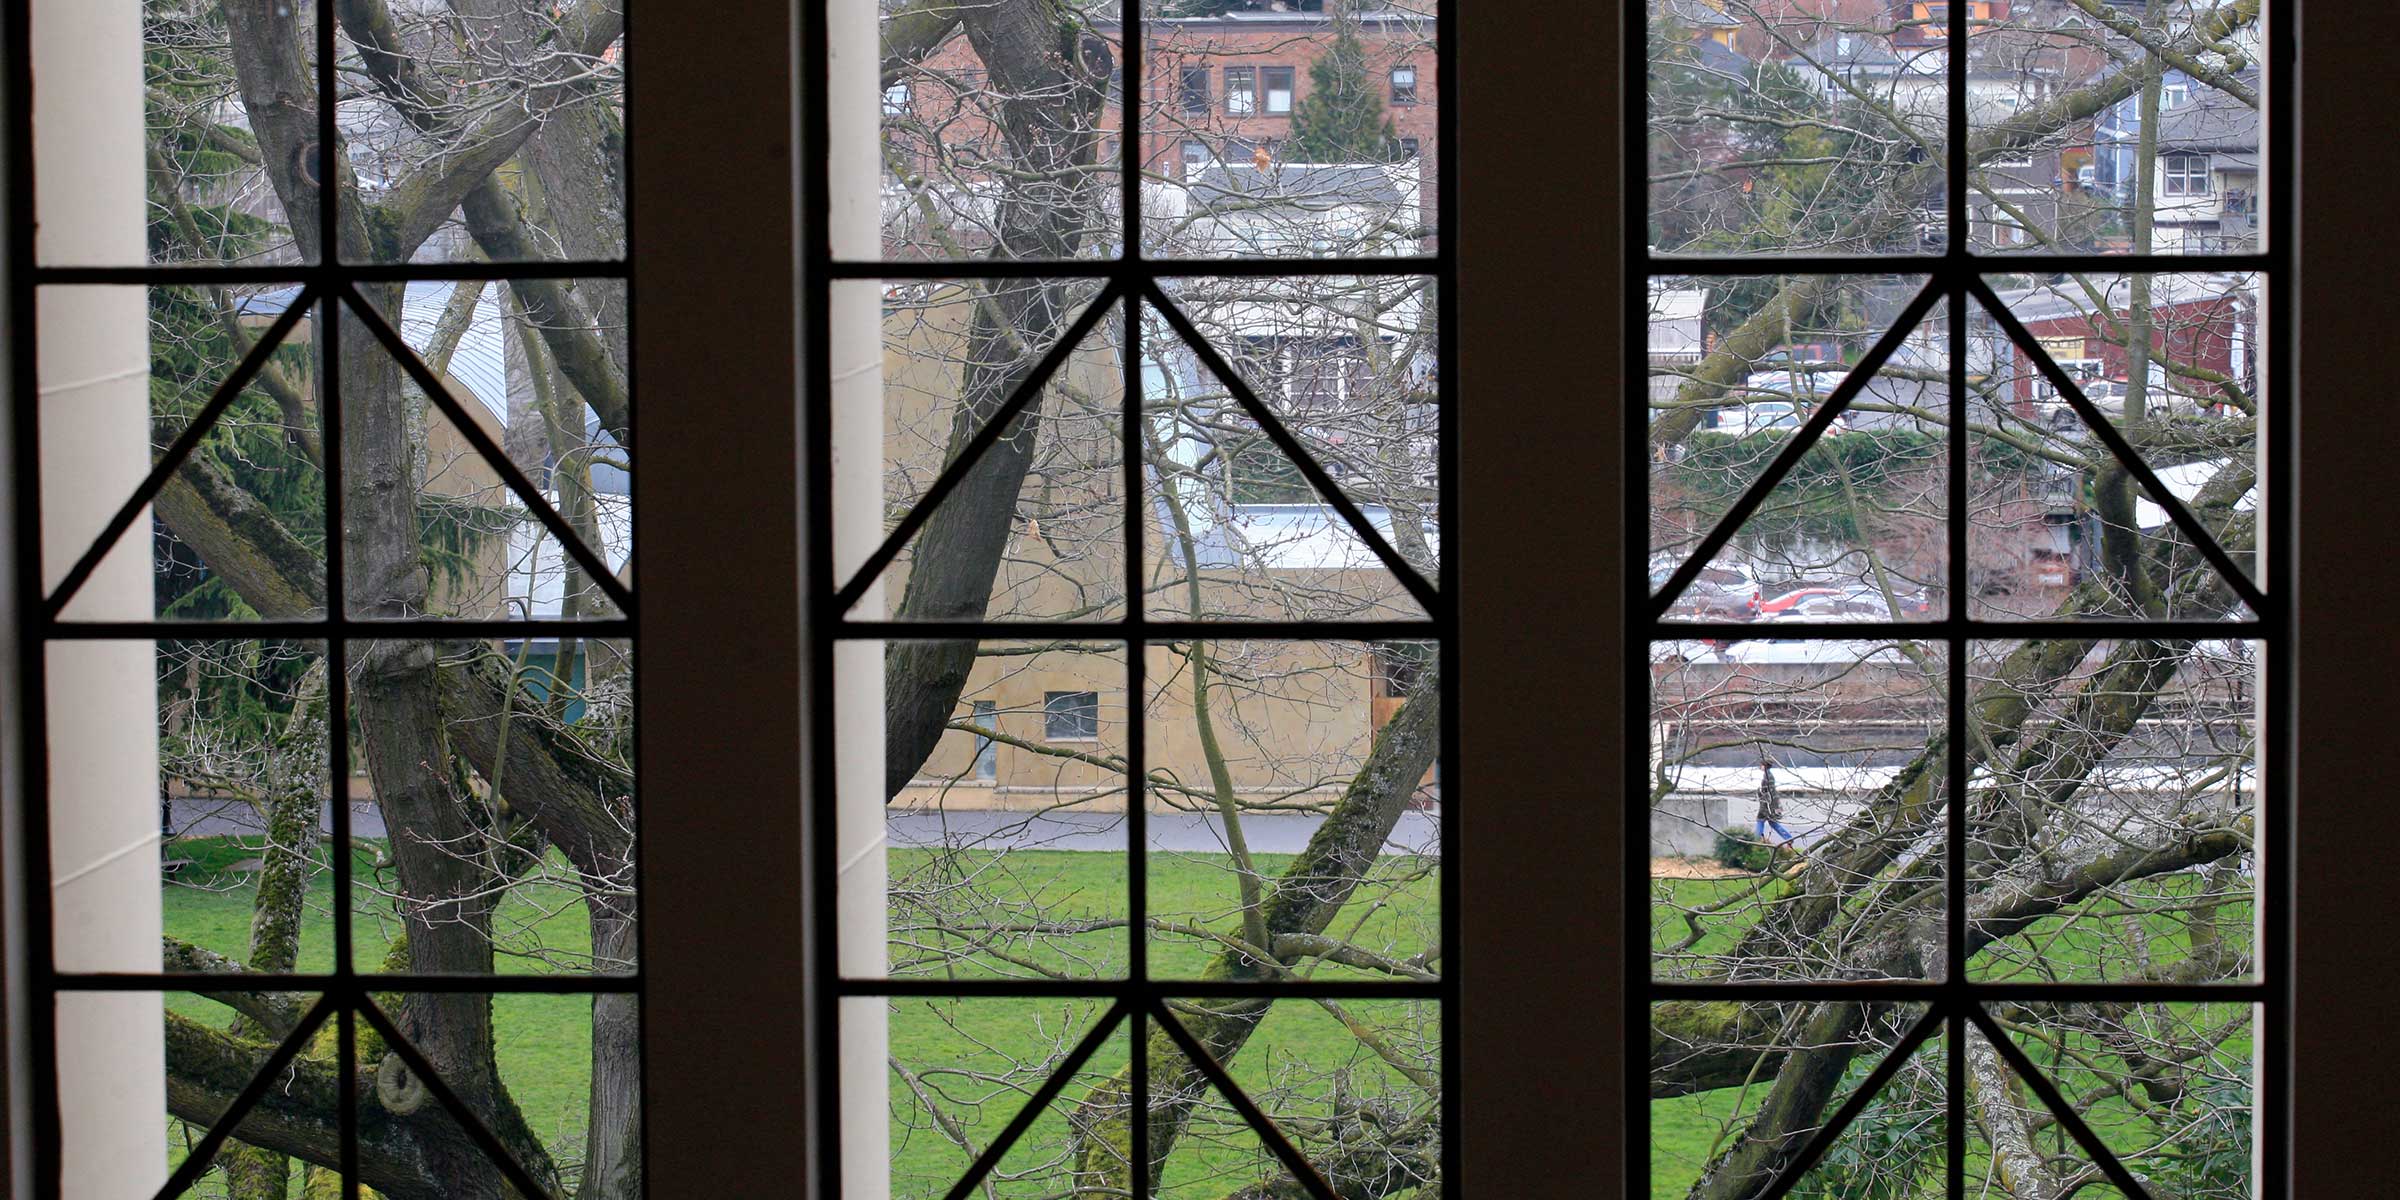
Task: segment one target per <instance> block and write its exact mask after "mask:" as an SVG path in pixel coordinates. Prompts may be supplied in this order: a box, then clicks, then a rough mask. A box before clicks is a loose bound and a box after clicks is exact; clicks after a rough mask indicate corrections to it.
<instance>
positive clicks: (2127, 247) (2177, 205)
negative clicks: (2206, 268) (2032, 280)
mask: <svg viewBox="0 0 2400 1200" xmlns="http://www.w3.org/2000/svg"><path fill="white" fill-rule="evenodd" d="M2269 7H2271V6H2269V5H2264V4H2252V5H2223V4H2215V3H2208V2H2206V0H2159V2H2158V3H2153V4H2148V5H2130V4H2116V5H2093V6H2090V7H2088V8H2087V7H2082V6H2073V5H2058V6H2049V5H2031V4H1980V3H1979V4H1976V5H1975V6H1974V8H1975V9H1976V10H1978V11H1977V13H1976V14H1975V18H1974V23H1973V25H1972V26H1971V28H1970V29H1969V30H1968V39H1969V40H1968V46H1969V47H1970V49H1971V55H1970V60H1969V61H1970V66H1969V69H1970V71H1972V72H1973V75H1972V80H1973V81H1972V83H1971V84H1970V85H1969V86H1970V89H1971V94H1970V97H1969V99H1968V102H1967V121H1968V131H1969V133H1968V136H1969V138H1970V140H1971V143H1972V146H1971V154H1972V157H1971V159H1970V162H1971V164H1972V172H1971V174H1970V176H1969V180H1968V183H1969V186H1970V187H1971V188H1972V189H1973V192H1972V194H1971V195H1970V196H1969V212H1968V217H1969V221H1970V223H1971V234H1972V236H1971V238H1970V240H1969V245H1970V246H1972V247H1973V248H1974V249H1975V250H1977V251H1978V252H1982V253H1995V254H1999V253H2010V252H2017V253H2087V254H2088V253H2100V254H2238V253H2249V252H2254V251H2256V250H2258V249H2260V248H2261V247H2262V246H2263V245H2264V243H2265V229H2266V227H2265V225H2264V224H2262V223H2261V220H2260V218H2261V215H2262V211H2263V206H2262V205H2261V203H2260V201H2261V197H2263V196H2264V195H2265V188H2266V186H2267V179H2266V172H2265V169H2264V167H2265V162H2266V159H2265V156H2264V155H2263V154H2262V153H2261V151H2260V144H2261V143H2260V135H2261V133H2262V132H2263V131H2264V130H2265V128H2266V115H2265V110H2264V104H2265V88H2264V86H2263V71H2262V68H2261V65H2260V64H2261V62H2262V57H2261V50H2262V49H2263V43H2264V34H2265V28H2266V19H2265V17H2264V16H2263V15H2262V14H2263V13H2264V11H2265V10H2266V9H2267V8H2269Z"/></svg>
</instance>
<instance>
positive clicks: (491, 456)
mask: <svg viewBox="0 0 2400 1200" xmlns="http://www.w3.org/2000/svg"><path fill="white" fill-rule="evenodd" d="M342 300H343V303H344V304H345V305H346V306H347V307H348V308H349V310H350V311H351V312H352V313H353V314H355V315H356V316H357V317H358V319H359V320H361V321H363V322H365V323H366V326H367V329H368V331H369V332H371V333H373V334H374V335H375V340H376V341H378V342H380V343H382V344H383V348H384V350H385V352H386V353H389V354H390V355H391V356H392V357H393V359H394V360H395V361H397V362H398V363H399V364H400V369H401V370H402V371H403V372H406V373H407V375H408V378H409V381H410V382H411V383H414V384H416V385H417V388H418V390H420V391H422V392H424V393H425V398H426V399H427V400H429V401H431V402H432V403H433V406H434V407H435V408H438V409H440V410H441V412H442V415H443V416H444V417H446V418H448V419H449V421H450V423H451V425H452V426H454V427H455V429H456V431H457V433H458V435H459V437H460V438H461V439H462V440H464V441H465V442H466V443H467V444H468V445H469V446H472V447H474V449H475V453H476V454H478V455H480V456H481V457H482V459H483V461H484V465H486V466H487V467H489V468H491V470H492V472H493V473H494V474H496V475H498V476H499V477H500V481H501V483H503V484H504V485H506V486H507V488H508V490H509V492H510V493H511V494H513V495H515V496H516V498H517V500H518V502H519V503H521V504H523V505H525V507H526V510H527V511H528V512H531V513H532V514H533V516H534V519H535V520H537V521H540V522H541V524H542V528H543V529H545V530H547V531H548V532H549V534H550V536H551V537H554V538H556V539H558V545H559V548H560V549H561V550H562V551H564V552H565V553H566V556H567V557H568V558H569V559H572V560H573V561H574V563H575V565H576V566H577V567H579V568H581V569H582V571H583V574H584V576H585V578H586V579H588V580H589V581H590V582H591V583H592V584H593V585H595V586H597V587H598V588H599V589H600V591H601V593H602V594H604V595H606V596H607V597H608V600H609V603H611V604H614V605H616V607H617V611H618V612H619V613H621V614H623V615H624V616H626V617H631V616H633V611H634V601H633V592H632V590H631V589H629V588H627V587H626V586H625V583H624V581H623V580H620V579H618V578H617V575H616V572H614V571H611V570H609V568H608V564H607V563H606V562H605V561H603V560H602V559H601V557H600V556H599V555H598V554H596V553H594V552H593V551H592V548H591V547H590V546H587V545H585V544H584V541H583V539H582V538H580V537H578V536H576V533H575V530H574V527H573V526H570V525H568V524H567V519H566V518H565V517H563V516H561V515H559V512H558V509H557V508H556V507H554V506H553V505H552V504H551V503H550V501H549V500H548V499H547V498H545V497H544V496H543V495H542V492H541V489H540V488H537V487H535V486H533V481H532V480H529V479H527V478H526V477H525V473H524V472H523V471H520V470H518V469H517V465H516V463H514V462H512V461H511V460H510V459H509V457H508V452H507V451H506V450H503V449H501V448H500V444H499V443H497V442H494V441H493V440H492V436H491V434H489V433H486V432H485V431H484V428H483V425H482V423H480V422H478V421H476V420H475V419H474V418H473V417H472V416H469V415H468V413H467V410H466V407H465V406H464V405H462V404H460V403H459V400H458V397H456V396H454V395H452V394H451V393H450V389H449V388H448V387H447V386H445V385H444V384H443V383H442V381H441V380H440V379H439V378H438V377H436V376H435V375H434V373H433V370H432V369H431V368H429V367H427V366H426V365H425V360H424V359H422V358H419V357H418V356H417V353H416V351H414V350H412V349H410V348H409V346H408V343H407V341H406V340H405V339H403V338H402V337H401V336H400V331H399V330H397V329H395V328H393V326H392V323H391V321H389V320H388V319H386V318H385V316H384V315H383V314H382V313H380V312H378V311H376V309H375V306H374V305H373V304H371V303H369V302H368V301H367V299H366V297H364V296H361V295H359V294H358V291H357V289H355V288H350V289H347V290H345V291H344V292H343V295H342Z"/></svg>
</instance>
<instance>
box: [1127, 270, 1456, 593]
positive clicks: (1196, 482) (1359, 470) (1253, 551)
mask: <svg viewBox="0 0 2400 1200" xmlns="http://www.w3.org/2000/svg"><path fill="white" fill-rule="evenodd" d="M1432 293H1433V288H1432V281H1431V280H1430V279H1427V278H1423V277H1415V276H1402V277H1393V278H1382V279H1379V278H1371V277H1348V276H1339V277H1316V278H1307V277H1293V278H1273V279H1257V278H1242V279H1216V280H1208V279H1184V280H1173V281H1169V283H1168V294H1169V297H1170V299H1172V300H1173V301H1174V303H1175V304H1176V305H1177V306H1178V308H1179V309H1180V310H1181V311H1182V313H1183V314H1184V315H1185V316H1187V317H1188V318H1189V320H1190V321H1191V323H1192V325H1193V326H1194V328H1195V329H1196V330H1197V331H1198V332H1199V333H1200V334H1201V335H1202V337H1203V338H1204V339H1205V341H1206V343H1207V344H1208V346H1210V347H1211V348H1212V349H1213V350H1214V352H1215V353H1216V355H1217V356H1218V357H1219V358H1220V359H1221V360H1222V361H1223V362H1224V363H1225V365H1226V366H1228V367H1229V368H1231V370H1232V372H1233V375H1234V377H1235V380H1238V381H1239V382H1240V383H1241V384H1242V385H1243V386H1244V388H1245V389H1246V390H1247V391H1248V392H1249V394H1250V396H1251V398H1252V399H1254V400H1256V402H1257V403H1258V405H1259V406H1260V408H1263V409H1264V410H1265V412H1266V414H1267V416H1268V417H1271V418H1272V419H1273V420H1274V421H1275V422H1276V423H1277V424H1279V425H1281V426H1282V427H1283V429H1284V432H1286V433H1288V434H1289V435H1290V437H1291V438H1292V440H1293V441H1294V442H1295V443H1297V445H1298V446H1299V448H1300V449H1301V451H1302V452H1303V453H1304V454H1305V455H1306V456H1307V457H1308V459H1309V460H1310V461H1311V462H1313V463H1314V464H1315V465H1316V466H1318V467H1320V468H1322V470H1323V471H1324V473H1325V476H1326V477H1327V480H1328V481H1329V482H1330V483H1331V485H1332V487H1331V492H1330V494H1329V493H1328V492H1327V491H1326V490H1322V489H1321V488H1320V485H1319V484H1318V483H1316V482H1313V481H1312V480H1311V479H1310V478H1309V477H1308V474H1307V473H1306V472H1305V471H1303V470H1302V468H1301V466H1300V463H1299V460H1298V459H1296V458H1295V457H1293V456H1292V455H1291V454H1290V453H1289V452H1288V451H1287V450H1286V449H1285V448H1284V447H1282V446H1281V445H1279V444H1278V443H1277V442H1276V440H1275V439H1274V437H1273V436H1272V435H1271V434H1270V433H1269V432H1268V431H1267V429H1266V423H1265V422H1264V421H1262V420H1260V418H1259V415H1258V413H1256V412H1254V411H1252V410H1251V409H1250V408H1249V407H1248V406H1247V405H1245V404H1244V403H1243V402H1242V400H1241V399H1240V397H1238V396H1237V395H1236V394H1235V392H1234V390H1233V388H1232V386H1231V383H1232V382H1233V381H1229V380H1227V379H1224V378H1222V377H1220V376H1219V375H1218V374H1217V372H1216V371H1215V370H1214V369H1213V368H1211V367H1210V366H1209V365H1208V363H1207V362H1206V361H1205V360H1204V359H1203V358H1202V356H1201V355H1200V353H1199V352H1198V350H1197V348H1195V347H1194V346H1193V345H1191V344H1190V343H1188V342H1186V341H1185V340H1184V339H1182V338H1181V337H1178V336H1177V335H1176V333H1175V332H1174V330H1173V329H1172V327H1171V326H1169V325H1168V323H1167V321H1166V318H1165V317H1164V316H1163V315H1162V314H1158V313H1153V312H1146V313H1145V317H1144V333H1143V338H1142V352H1143V362H1142V379H1143V385H1144V389H1145V390H1144V395H1143V400H1142V404H1143V410H1144V413H1145V425H1146V428H1145V430H1144V435H1145V437H1146V438H1147V439H1148V440H1147V443H1146V445H1147V450H1148V453H1149V456H1150V459H1151V462H1152V467H1151V470H1150V471H1149V472H1148V473H1147V474H1146V480H1147V483H1148V486H1149V487H1150V488H1152V489H1153V490H1154V492H1155V493H1156V495H1157V497H1158V498H1157V502H1156V511H1155V513H1154V518H1155V519H1154V520H1152V521H1151V522H1150V523H1149V528H1148V543H1147V546H1146V549H1145V553H1144V559H1143V561H1144V563H1145V566H1146V590H1147V591H1148V593H1149V597H1150V599H1149V609H1150V612H1151V614H1152V615H1153V616H1156V617H1161V618H1173V619H1185V620H1197V619H1212V620H1262V619H1264V620H1275V619H1298V620H1332V621H1341V620H1377V619H1411V618H1419V617H1422V616H1423V615H1424V612H1425V609H1424V605H1423V603H1422V602H1421V601H1420V600H1419V598H1418V597H1417V596H1416V595H1415V593H1414V592H1412V591H1411V590H1410V588H1409V587H1408V585H1407V584H1406V583H1405V582H1404V579H1405V576H1404V575H1402V574H1401V573H1400V572H1399V571H1397V570H1395V569H1394V568H1393V566H1392V565H1391V563H1390V562H1389V561H1387V560H1386V559H1384V558H1383V557H1382V555H1381V554H1379V553H1378V552H1377V551H1376V549H1375V547H1374V544H1373V542H1371V541H1370V540H1369V539H1368V538H1366V537H1365V536H1364V535H1363V534H1362V533H1361V532H1360V531H1359V528H1358V527H1357V526H1356V525H1354V524H1352V523H1351V522H1350V521H1349V519H1348V518H1346V517H1345V516H1343V515H1342V513H1341V512H1340V511H1339V509H1338V508H1337V507H1336V506H1335V505H1334V504H1333V503H1332V500H1333V499H1334V497H1336V496H1338V497H1340V498H1341V499H1344V500H1347V501H1348V502H1350V503H1351V504H1352V505H1355V506H1356V508H1357V511H1358V515H1359V516H1360V517H1361V518H1362V519H1363V521H1364V522H1365V523H1366V525H1367V526H1368V528H1369V529H1371V530H1372V531H1373V532H1374V533H1375V535H1376V537H1377V538H1379V539H1381V540H1382V541H1383V543H1384V544H1385V545H1386V546H1387V547H1389V549H1390V550H1391V552H1392V555H1393V556H1394V557H1395V558H1397V559H1398V560H1399V561H1400V563H1401V564H1402V565H1403V566H1405V567H1407V568H1408V569H1409V570H1410V571H1412V572H1413V573H1414V574H1415V575H1416V576H1417V577H1419V578H1421V579H1422V580H1424V581H1426V582H1427V583H1428V584H1430V583H1431V581H1433V580H1434V579H1436V578H1437V577H1438V575H1439V573H1440V561H1441V514H1440V512H1439V511H1438V494H1437V493H1438V489H1437V488H1436V487H1435V486H1434V485H1435V479H1434V472H1435V461H1436V457H1437V455H1436V451H1437V444H1436V443H1437V441H1438V434H1439V429H1440V422H1441V419H1442V417H1441V412H1440V406H1439V405H1438V404H1436V403H1435V402H1434V399H1433V388H1434V383H1433V381H1434V377H1435V371H1436V362H1435V354H1436V350H1437V349H1438V343H1439V340H1440V339H1439V337H1438V335H1437V333H1436V329H1435V319H1436V312H1437V306H1436V304H1435V303H1434V297H1433V294H1432Z"/></svg>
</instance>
